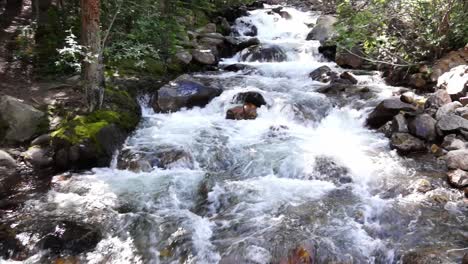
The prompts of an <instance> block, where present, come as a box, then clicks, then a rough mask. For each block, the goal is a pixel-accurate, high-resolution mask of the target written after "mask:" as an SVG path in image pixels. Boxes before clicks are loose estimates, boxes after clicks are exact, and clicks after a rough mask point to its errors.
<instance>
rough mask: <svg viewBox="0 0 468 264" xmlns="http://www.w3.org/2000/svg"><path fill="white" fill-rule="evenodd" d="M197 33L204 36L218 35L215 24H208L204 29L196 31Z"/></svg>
mask: <svg viewBox="0 0 468 264" xmlns="http://www.w3.org/2000/svg"><path fill="white" fill-rule="evenodd" d="M196 32H197V33H198V34H204V33H216V24H214V23H208V24H206V25H205V26H204V27H201V28H198V29H196Z"/></svg>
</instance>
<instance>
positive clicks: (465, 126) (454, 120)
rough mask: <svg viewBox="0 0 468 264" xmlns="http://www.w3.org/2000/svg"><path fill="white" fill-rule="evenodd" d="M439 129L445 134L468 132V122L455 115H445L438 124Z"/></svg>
mask: <svg viewBox="0 0 468 264" xmlns="http://www.w3.org/2000/svg"><path fill="white" fill-rule="evenodd" d="M437 129H438V130H439V131H440V132H441V133H443V134H450V133H453V132H460V131H461V130H465V131H468V120H467V119H464V118H463V117H461V116H457V115H454V114H451V115H444V116H442V117H441V118H440V120H439V121H438V122H437Z"/></svg>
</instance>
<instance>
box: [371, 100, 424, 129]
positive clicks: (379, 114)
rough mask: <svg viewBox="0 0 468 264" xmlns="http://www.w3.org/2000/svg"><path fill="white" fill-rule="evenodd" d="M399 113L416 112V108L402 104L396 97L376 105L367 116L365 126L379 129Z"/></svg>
mask: <svg viewBox="0 0 468 264" xmlns="http://www.w3.org/2000/svg"><path fill="white" fill-rule="evenodd" d="M400 111H406V112H414V111H416V107H415V106H413V105H410V104H407V103H403V102H402V101H401V100H400V98H398V97H394V98H390V99H386V100H383V101H382V102H381V103H380V104H379V105H377V107H376V108H375V109H374V111H372V112H371V113H370V114H369V117H368V118H367V125H368V126H369V127H371V128H379V127H381V126H383V125H385V123H387V122H388V121H390V120H392V118H393V117H394V116H396V115H397V114H398V113H400Z"/></svg>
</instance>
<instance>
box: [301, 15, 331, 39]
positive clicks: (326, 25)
mask: <svg viewBox="0 0 468 264" xmlns="http://www.w3.org/2000/svg"><path fill="white" fill-rule="evenodd" d="M337 21H338V19H337V18H336V17H334V16H331V15H322V16H320V17H319V18H318V19H317V24H316V25H315V27H314V28H313V29H312V31H311V32H310V33H309V34H308V35H307V38H306V40H318V41H320V42H322V43H324V42H326V41H328V40H330V39H332V38H333V37H334V36H336V35H337V32H336V29H335V27H334V24H335V23H336V22H337Z"/></svg>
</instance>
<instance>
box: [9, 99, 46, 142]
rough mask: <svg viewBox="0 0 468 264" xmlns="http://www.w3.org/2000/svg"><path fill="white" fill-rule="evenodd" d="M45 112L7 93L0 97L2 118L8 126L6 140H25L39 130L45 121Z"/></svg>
mask: <svg viewBox="0 0 468 264" xmlns="http://www.w3.org/2000/svg"><path fill="white" fill-rule="evenodd" d="M44 116H45V115H44V113H43V112H41V111H39V110H37V109H36V108H34V107H32V106H30V105H28V104H25V103H23V102H21V101H20V100H19V99H16V98H14V97H11V96H8V95H5V96H3V97H1V98H0V119H2V120H3V121H4V122H5V123H6V124H7V126H8V129H7V131H6V133H5V140H7V141H14V142H24V141H26V140H29V139H31V138H32V137H33V136H34V135H35V134H37V133H38V132H39V129H40V125H41V124H42V122H44Z"/></svg>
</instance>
